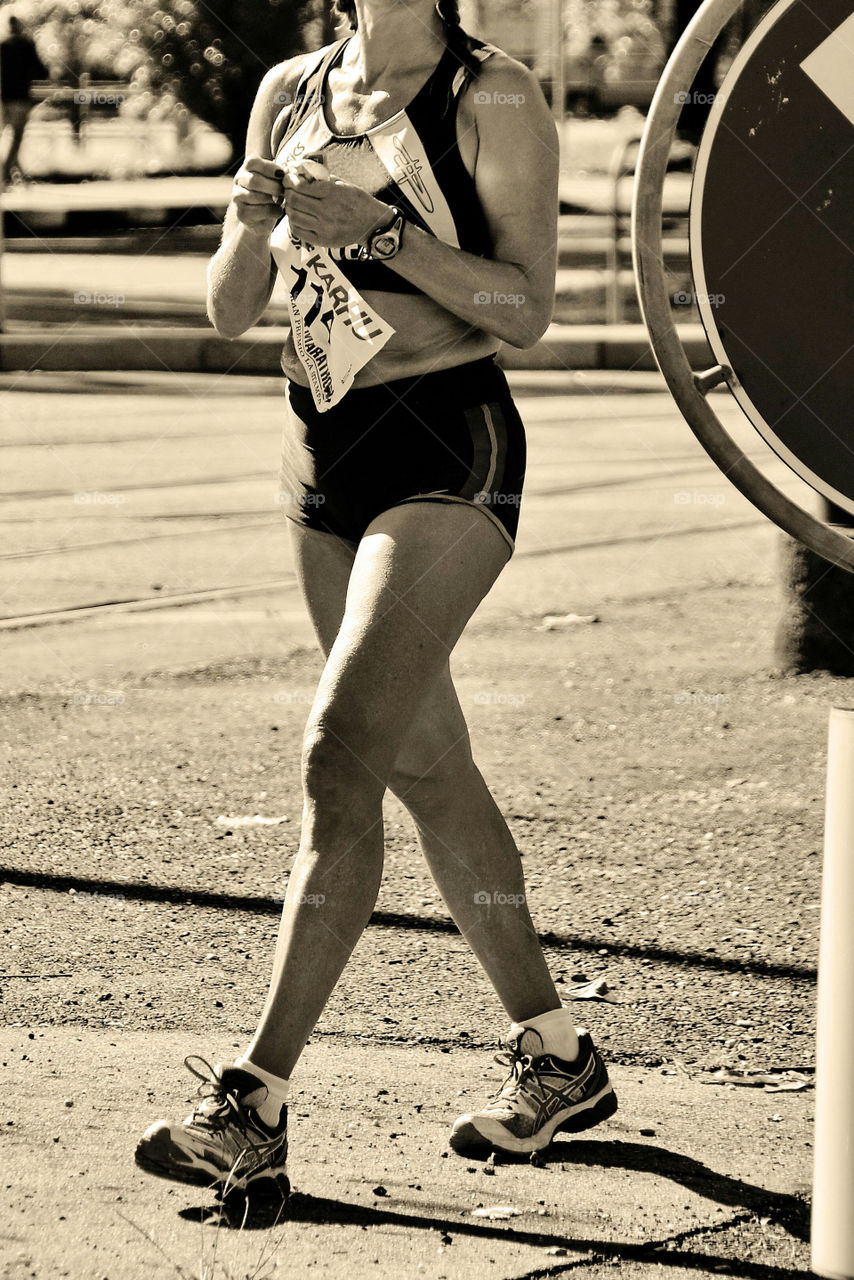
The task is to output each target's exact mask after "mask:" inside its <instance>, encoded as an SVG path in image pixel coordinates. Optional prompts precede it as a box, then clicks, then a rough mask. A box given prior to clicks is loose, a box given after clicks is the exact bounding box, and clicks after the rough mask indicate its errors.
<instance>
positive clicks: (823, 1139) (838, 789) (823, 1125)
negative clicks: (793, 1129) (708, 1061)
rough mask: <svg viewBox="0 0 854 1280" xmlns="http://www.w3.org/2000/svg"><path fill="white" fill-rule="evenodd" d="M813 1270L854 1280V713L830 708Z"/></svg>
mask: <svg viewBox="0 0 854 1280" xmlns="http://www.w3.org/2000/svg"><path fill="white" fill-rule="evenodd" d="M816 1052H817V1058H816V1100H815V1104H816V1105H815V1171H814V1174H813V1208H812V1269H813V1271H815V1272H816V1274H817V1275H820V1276H827V1277H831V1280H851V1278H852V1277H854V709H852V708H850V707H846V708H843V707H833V708H832V710H831V712H830V729H829V737H828V752H827V802H826V810H825V828H824V871H823V882H822V894H821V941H820V946H819V960H818V1040H817V1051H816Z"/></svg>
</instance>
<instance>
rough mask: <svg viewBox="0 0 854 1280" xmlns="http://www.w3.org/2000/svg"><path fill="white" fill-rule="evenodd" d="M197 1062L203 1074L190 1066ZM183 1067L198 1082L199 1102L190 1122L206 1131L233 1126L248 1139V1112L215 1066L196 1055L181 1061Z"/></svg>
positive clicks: (249, 1121)
mask: <svg viewBox="0 0 854 1280" xmlns="http://www.w3.org/2000/svg"><path fill="white" fill-rule="evenodd" d="M196 1062H200V1063H201V1065H202V1067H203V1068H204V1069H203V1070H202V1071H200V1070H199V1069H198V1067H196V1066H194V1065H193V1064H194V1063H196ZM184 1066H185V1067H186V1068H187V1070H188V1071H190V1072H191V1073H192V1074H193V1075H194V1076H195V1077H196V1079H197V1080H200V1081H201V1084H200V1085H199V1087H198V1089H197V1090H196V1093H197V1095H198V1097H199V1099H200V1100H199V1102H197V1103H196V1105H195V1107H194V1108H193V1114H192V1122H193V1123H194V1124H200V1125H202V1127H204V1128H209V1129H224V1128H225V1127H226V1126H227V1125H229V1124H235V1125H236V1126H237V1128H238V1129H239V1130H240V1132H241V1134H242V1135H243V1136H244V1137H245V1138H246V1139H247V1140H250V1132H249V1126H250V1123H251V1120H250V1116H249V1112H248V1111H247V1109H246V1107H245V1106H244V1105H243V1102H242V1101H241V1099H240V1098H239V1097H238V1095H237V1094H236V1093H235V1092H234V1091H233V1090H230V1089H228V1088H227V1087H226V1085H225V1082H224V1081H223V1078H222V1076H221V1075H220V1073H219V1072H218V1071H217V1069H216V1067H212V1066H211V1064H210V1063H209V1062H208V1061H207V1059H206V1058H202V1057H201V1056H200V1055H199V1054H196V1053H193V1054H190V1055H189V1056H188V1057H186V1058H185V1059H184Z"/></svg>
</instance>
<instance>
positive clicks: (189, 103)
mask: <svg viewBox="0 0 854 1280" xmlns="http://www.w3.org/2000/svg"><path fill="white" fill-rule="evenodd" d="M120 7H121V10H122V12H123V13H124V15H125V18H124V21H125V29H126V36H127V40H128V42H129V43H130V44H131V45H137V46H139V47H140V48H141V49H142V50H144V52H145V54H146V55H147V57H148V60H149V65H150V69H151V86H152V89H153V90H154V92H155V93H157V92H158V91H161V90H169V91H171V92H172V93H174V95H175V97H176V98H177V99H178V100H179V101H180V102H183V104H184V105H185V106H186V107H187V108H188V109H189V110H190V111H192V112H193V114H194V115H196V116H198V117H199V119H200V120H204V121H205V122H206V123H207V124H209V125H211V126H212V127H213V128H215V129H218V130H219V131H220V133H223V134H225V136H226V138H227V139H228V141H229V142H230V143H231V147H232V162H231V166H230V168H231V169H232V170H233V169H235V168H236V167H237V165H238V164H239V162H240V160H241V158H242V155H243V148H244V145H245V141H246V124H247V121H248V119H249V112H250V110H251V107H252V102H253V100H254V98H255V93H256V91H257V89H258V85H259V83H260V81H261V78H262V77H263V75H264V73H265V71H267V70H268V69H269V68H270V67H272V66H274V65H275V64H276V63H277V62H282V61H284V59H286V58H291V57H293V56H294V54H296V53H299V52H300V51H301V50H302V49H303V48H304V47H305V45H304V38H303V26H304V23H305V21H306V20H307V19H309V18H312V17H314V14H315V10H316V8H317V6H316V3H315V0H132V3H130V4H123V5H121V6H120Z"/></svg>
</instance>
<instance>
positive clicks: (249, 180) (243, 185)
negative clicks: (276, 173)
mask: <svg viewBox="0 0 854 1280" xmlns="http://www.w3.org/2000/svg"><path fill="white" fill-rule="evenodd" d="M247 191H249V192H251V193H252V194H254V195H259V196H265V197H266V198H267V199H268V200H280V199H281V198H282V183H281V181H277V180H276V179H275V178H264V177H262V176H261V175H260V174H257V173H252V172H250V171H249V170H248V169H243V168H241V169H238V171H237V173H236V175H235V178H234V186H233V188H232V198H233V199H236V198H237V196H238V195H239V194H240V193H241V192H243V193H245V192H247Z"/></svg>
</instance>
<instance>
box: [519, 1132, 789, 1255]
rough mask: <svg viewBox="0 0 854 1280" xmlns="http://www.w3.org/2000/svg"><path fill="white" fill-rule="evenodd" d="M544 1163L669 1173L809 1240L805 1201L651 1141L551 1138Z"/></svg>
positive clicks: (710, 1196)
mask: <svg viewBox="0 0 854 1280" xmlns="http://www.w3.org/2000/svg"><path fill="white" fill-rule="evenodd" d="M541 1158H542V1160H543V1163H544V1164H545V1165H546V1166H548V1165H552V1164H576V1165H586V1166H591V1165H596V1166H597V1167H599V1168H600V1169H608V1168H611V1169H628V1170H629V1171H631V1172H634V1173H654V1174H656V1175H657V1176H658V1177H661V1178H669V1179H670V1180H671V1181H672V1182H677V1183H679V1185H680V1186H682V1187H685V1188H686V1189H687V1190H689V1191H693V1192H695V1194H696V1195H698V1196H702V1197H703V1198H704V1199H706V1200H714V1201H715V1202H716V1203H717V1204H720V1205H725V1206H726V1207H727V1208H730V1209H747V1210H749V1212H751V1213H755V1214H757V1215H758V1216H760V1217H763V1218H771V1219H772V1220H773V1221H774V1222H776V1223H777V1224H778V1225H779V1226H781V1227H783V1228H784V1230H786V1231H788V1232H789V1234H790V1235H792V1236H794V1237H795V1239H796V1240H804V1241H806V1240H809V1235H810V1208H809V1204H808V1203H807V1202H806V1200H802V1199H801V1198H800V1197H799V1196H797V1195H790V1194H788V1193H786V1192H782V1191H768V1190H766V1188H765V1187H759V1186H756V1185H755V1184H754V1183H752V1182H743V1181H742V1180H741V1179H740V1178H733V1177H730V1176H729V1175H728V1174H725V1173H718V1172H717V1171H716V1170H715V1169H710V1168H709V1166H708V1165H705V1164H703V1163H702V1162H701V1161H699V1160H694V1159H692V1157H691V1156H686V1155H682V1154H681V1152H678V1151H668V1150H667V1148H666V1147H659V1146H655V1145H654V1144H650V1143H640V1142H623V1141H620V1140H619V1139H615V1140H613V1141H611V1142H597V1141H593V1140H591V1139H586V1140H585V1139H579V1138H573V1139H572V1140H570V1141H566V1140H560V1139H559V1140H558V1141H557V1142H553V1143H552V1145H551V1146H550V1147H549V1148H548V1150H547V1151H544V1152H543V1153H542V1156H541Z"/></svg>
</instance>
